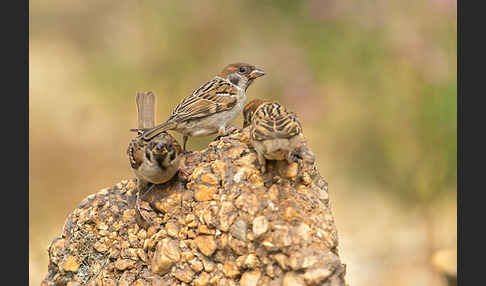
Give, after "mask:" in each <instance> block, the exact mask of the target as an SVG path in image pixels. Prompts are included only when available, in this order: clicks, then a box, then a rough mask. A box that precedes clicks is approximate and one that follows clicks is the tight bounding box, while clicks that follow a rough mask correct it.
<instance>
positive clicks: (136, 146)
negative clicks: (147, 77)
mask: <svg viewBox="0 0 486 286" xmlns="http://www.w3.org/2000/svg"><path fill="white" fill-rule="evenodd" d="M136 103H137V110H138V128H139V129H144V128H151V127H153V126H154V121H155V120H154V117H155V114H154V107H155V95H154V94H153V93H152V92H150V91H149V92H146V93H137V98H136ZM141 135H142V134H141V133H139V134H138V136H137V137H135V138H133V139H132V140H130V143H129V144H128V148H127V155H128V161H129V163H130V167H131V169H132V171H133V173H134V174H135V176H136V177H137V189H138V192H137V201H136V206H137V212H138V213H139V214H140V215H141V217H142V218H143V219H144V220H145V221H147V220H148V219H147V218H146V217H145V216H144V215H143V214H142V213H141V212H140V199H141V198H140V193H141V192H143V193H144V194H146V193H148V192H149V191H150V190H151V189H152V188H153V186H155V185H156V184H162V183H165V182H168V181H169V180H170V179H172V178H173V177H174V176H175V175H176V173H177V171H178V170H179V168H180V164H181V159H182V157H183V154H182V148H181V146H180V145H179V143H178V142H177V141H176V140H175V139H174V138H173V137H172V136H171V135H169V134H168V133H167V132H163V133H160V134H158V135H157V136H155V137H153V138H152V139H151V140H148V141H147V140H143V139H142V137H141ZM144 194H143V195H144Z"/></svg>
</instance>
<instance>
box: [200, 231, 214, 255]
mask: <svg viewBox="0 0 486 286" xmlns="http://www.w3.org/2000/svg"><path fill="white" fill-rule="evenodd" d="M195 241H196V245H197V247H198V248H199V250H200V251H201V252H202V253H203V254H204V255H206V256H211V255H213V253H214V252H215V251H216V247H217V245H216V241H215V240H214V237H212V236H209V235H200V236H198V237H196V239H195Z"/></svg>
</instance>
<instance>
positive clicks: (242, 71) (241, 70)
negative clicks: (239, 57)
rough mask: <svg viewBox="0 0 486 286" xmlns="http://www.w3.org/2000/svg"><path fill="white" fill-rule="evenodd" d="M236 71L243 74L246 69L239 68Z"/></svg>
mask: <svg viewBox="0 0 486 286" xmlns="http://www.w3.org/2000/svg"><path fill="white" fill-rule="evenodd" d="M238 71H239V72H240V73H245V72H246V67H240V68H239V69H238Z"/></svg>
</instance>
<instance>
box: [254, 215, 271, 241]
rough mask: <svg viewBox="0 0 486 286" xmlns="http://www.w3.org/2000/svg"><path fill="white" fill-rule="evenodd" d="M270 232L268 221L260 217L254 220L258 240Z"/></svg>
mask: <svg viewBox="0 0 486 286" xmlns="http://www.w3.org/2000/svg"><path fill="white" fill-rule="evenodd" d="M267 231H268V220H267V219H266V218H265V217H264V216H258V217H256V218H255V219H254V220H253V233H254V234H255V237H256V238H258V237H260V236H261V235H263V234H264V233H266V232H267Z"/></svg>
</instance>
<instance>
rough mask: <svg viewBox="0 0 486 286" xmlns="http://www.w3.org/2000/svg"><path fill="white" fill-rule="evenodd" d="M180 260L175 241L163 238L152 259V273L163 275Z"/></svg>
mask: <svg viewBox="0 0 486 286" xmlns="http://www.w3.org/2000/svg"><path fill="white" fill-rule="evenodd" d="M179 259H180V253H179V248H178V246H177V242H176V241H175V240H172V239H169V238H164V239H163V240H162V241H161V242H159V243H158V245H157V249H156V251H155V253H154V256H153V258H152V264H151V265H152V272H154V273H158V274H165V273H167V271H168V270H169V269H170V267H171V266H172V265H173V264H174V263H175V262H176V261H179Z"/></svg>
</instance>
